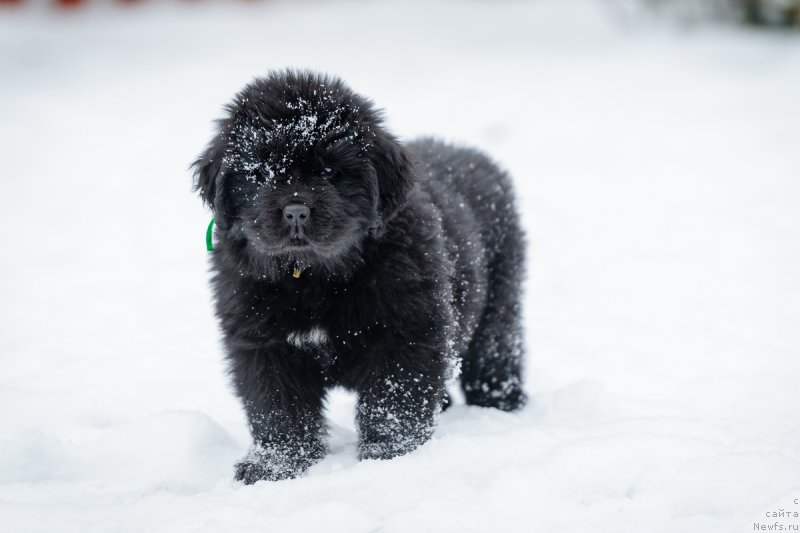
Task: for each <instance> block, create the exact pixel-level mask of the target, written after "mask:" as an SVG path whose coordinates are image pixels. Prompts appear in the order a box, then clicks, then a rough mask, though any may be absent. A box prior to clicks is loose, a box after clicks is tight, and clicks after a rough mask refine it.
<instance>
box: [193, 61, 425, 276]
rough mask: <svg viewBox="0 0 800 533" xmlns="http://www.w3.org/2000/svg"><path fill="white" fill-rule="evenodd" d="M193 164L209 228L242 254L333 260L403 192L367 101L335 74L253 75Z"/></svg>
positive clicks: (400, 158)
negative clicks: (212, 220)
mask: <svg viewBox="0 0 800 533" xmlns="http://www.w3.org/2000/svg"><path fill="white" fill-rule="evenodd" d="M228 113H229V116H228V117H227V118H226V119H224V120H223V121H222V122H221V127H220V131H219V133H218V134H217V136H216V137H215V139H214V140H213V141H212V143H211V145H210V146H209V148H208V150H207V151H206V153H205V154H204V155H203V157H201V158H200V159H199V160H198V161H197V162H196V164H195V165H196V168H197V188H198V189H199V190H200V192H201V194H202V196H203V197H204V199H206V200H207V201H208V202H209V203H210V204H211V205H212V206H213V208H214V211H215V214H216V217H217V221H218V225H219V226H220V227H221V228H223V229H225V230H227V234H228V235H229V236H230V238H231V239H233V240H234V241H236V242H237V243H238V247H239V249H243V248H246V249H247V252H248V253H249V254H250V256H251V257H252V256H254V255H255V256H262V257H263V256H269V257H276V258H280V259H285V260H288V261H290V262H294V263H300V264H313V263H328V264H330V263H332V262H335V261H336V260H337V259H338V258H341V257H344V256H346V255H347V254H348V252H349V251H352V250H353V249H357V248H358V247H359V246H360V245H361V243H362V242H363V240H364V239H365V238H366V236H368V235H370V234H371V233H374V232H375V231H376V230H377V228H378V227H379V226H380V224H381V220H382V218H385V217H387V216H389V215H390V214H391V211H392V210H393V209H394V208H396V206H397V205H399V203H400V202H401V201H402V198H404V197H405V195H406V194H407V192H408V190H409V189H410V185H411V177H412V176H411V171H410V167H409V166H408V164H407V160H406V157H405V154H404V153H403V152H402V148H401V147H400V146H399V144H398V143H397V142H396V141H395V140H394V139H393V138H392V137H391V136H390V135H388V134H387V133H385V132H384V131H383V130H382V128H381V125H380V117H379V115H378V113H376V112H375V111H374V110H373V108H372V105H371V104H370V103H369V102H368V101H367V100H365V99H363V98H360V97H359V96H357V95H355V94H354V93H352V91H350V90H349V89H348V88H347V87H345V86H344V85H343V84H342V83H341V82H339V81H338V80H335V79H329V78H325V77H321V76H316V75H312V74H305V73H291V72H289V73H278V74H273V75H271V76H269V77H267V78H265V79H261V80H257V81H256V82H254V83H253V84H251V85H250V86H248V87H247V88H245V90H244V91H242V92H241V93H240V94H239V95H238V96H237V98H236V99H235V101H234V102H233V103H232V104H231V105H229V106H228Z"/></svg>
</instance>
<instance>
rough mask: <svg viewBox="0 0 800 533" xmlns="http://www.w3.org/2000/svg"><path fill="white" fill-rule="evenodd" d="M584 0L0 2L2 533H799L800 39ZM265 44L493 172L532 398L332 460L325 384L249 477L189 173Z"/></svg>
mask: <svg viewBox="0 0 800 533" xmlns="http://www.w3.org/2000/svg"><path fill="white" fill-rule="evenodd" d="M220 4H222V3H220ZM604 5H605V4H604V3H594V2H589V1H588V0H540V1H537V2H515V1H510V2H457V1H455V0H440V1H435V2H425V3H423V2H401V1H400V0H393V1H392V2H391V3H385V2H358V1H351V2H347V3H333V2H322V1H319V2H302V3H288V2H287V3H281V2H277V3H276V2H265V3H250V2H241V3H231V4H222V5H216V4H213V5H212V4H211V3H185V4H184V3H180V4H179V3H151V4H147V5H144V6H140V7H132V8H122V7H116V8H114V7H111V6H96V7H93V8H90V9H86V10H83V11H78V12H73V13H70V14H66V15H64V14H62V15H54V14H51V13H48V12H46V10H44V9H23V10H20V11H11V10H2V11H0V72H1V73H2V83H0V117H2V120H0V155H1V156H2V157H1V158H0V160H2V172H1V173H0V175H1V176H2V177H0V179H1V180H2V194H0V213H2V215H3V227H2V231H1V232H0V247H1V248H2V261H1V262H0V297H2V302H3V303H2V316H0V319H2V324H3V325H2V330H0V331H2V333H1V334H0V354H1V355H0V524H2V526H0V529H2V530H3V531H9V532H12V531H13V532H22V531H25V532H39V531H41V532H53V531H58V532H81V533H86V532H110V531H114V532H148V533H156V532H169V533H179V532H225V531H230V532H237V533H242V532H248V531H270V532H273V531H275V532H277V531H292V532H295V531H300V532H304V531H308V532H320V531H341V532H347V533H358V532H370V531H381V532H407V531H439V532H447V531H454V532H455V531H458V532H469V531H481V532H488V531H503V532H531V531H548V532H562V531H563V532H573V531H574V532H578V531H601V532H602V531H608V532H615V533H618V532H629V531H630V532H641V531H663V532H668V533H674V532H677V531H691V532H727V531H754V530H755V529H754V523H755V525H758V524H774V523H776V521H777V522H780V523H781V524H782V525H784V526H785V527H784V530H791V529H789V527H792V525H794V528H795V529H794V530H795V531H796V530H798V528H800V526H798V524H800V519H798V518H795V517H794V515H791V514H790V513H792V512H797V511H800V504H798V503H795V502H798V501H800V500H798V498H800V417H798V415H799V414H800V413H799V412H798V409H800V401H798V400H800V392H799V391H800V275H798V273H799V272H800V165H798V153H799V152H798V148H799V147H800V107H799V106H798V103H799V101H798V94H800V39H798V36H797V34H791V33H760V32H752V31H748V30H744V29H737V28H725V27H721V26H720V27H717V26H714V25H707V24H700V25H695V26H692V27H687V28H682V27H679V26H678V25H675V24H663V23H659V22H655V21H652V20H648V19H645V18H641V19H639V18H621V17H619V16H618V13H617V12H615V11H613V10H606V8H604V7H603V6H604ZM354 36H357V38H356V37H354ZM285 66H299V67H311V68H316V69H321V70H324V71H327V72H330V73H334V74H338V75H341V76H342V77H343V78H344V79H345V80H347V81H348V82H349V83H350V84H351V85H352V86H353V87H354V88H355V89H356V90H358V91H360V92H362V93H364V94H365V95H367V96H368V97H370V98H372V99H373V100H374V101H375V102H377V103H378V105H380V106H382V107H384V108H385V109H386V110H387V118H388V121H389V125H390V128H391V129H392V130H393V131H395V132H396V133H398V134H399V135H401V136H402V137H403V138H410V137H412V136H414V135H418V134H438V135H441V136H444V137H446V138H448V139H450V140H457V141H462V142H466V143H470V144H473V145H476V146H480V147H483V148H485V149H487V150H489V151H490V152H491V153H492V154H493V156H494V157H495V158H496V159H497V160H499V161H501V162H502V163H503V164H504V165H505V166H506V167H507V168H508V169H509V170H510V171H511V173H512V174H513V176H514V177H515V179H516V182H517V184H518V185H519V192H520V196H521V198H522V201H521V205H522V208H523V211H524V219H525V224H526V227H527V228H528V232H529V240H530V265H529V272H530V276H529V282H528V284H527V309H526V312H527V317H526V324H527V339H528V345H529V351H530V354H529V357H528V361H529V364H528V372H527V377H528V382H527V383H528V385H527V388H528V390H529V392H530V394H531V404H530V406H529V407H528V408H527V410H526V411H524V412H523V413H521V414H515V415H510V414H504V413H501V412H497V411H493V410H484V409H479V408H471V407H465V406H463V405H456V406H455V407H453V408H452V409H451V410H449V411H447V412H446V413H444V414H443V415H442V416H441V420H440V424H439V426H438V428H437V430H436V433H435V436H434V438H433V440H432V441H431V442H430V443H429V444H427V445H425V446H424V447H423V448H421V449H419V450H418V451H417V452H415V453H413V454H411V455H408V456H405V457H401V458H398V459H396V460H393V461H390V462H373V461H370V462H363V463H359V462H357V461H356V459H355V454H356V448H355V443H356V436H355V433H354V430H353V423H352V416H353V412H352V409H353V400H352V398H351V397H349V396H348V395H346V394H343V393H338V394H336V395H334V397H333V398H332V399H331V402H330V409H329V411H330V418H331V420H332V425H333V428H332V430H331V439H330V448H331V453H330V454H329V456H328V457H327V458H326V459H325V460H324V461H323V462H322V463H320V464H318V465H317V466H315V467H313V468H312V469H311V470H310V472H309V473H308V474H307V475H306V476H305V477H303V478H300V479H296V480H290V481H285V482H278V483H259V484H257V485H255V486H249V487H247V486H240V485H236V484H234V483H233V482H232V480H231V478H232V472H233V463H234V462H235V461H236V460H237V459H239V458H240V457H242V456H243V455H244V454H245V452H246V450H247V447H248V431H247V427H246V423H245V421H244V417H243V415H242V413H241V410H240V407H239V404H238V402H237V400H236V399H235V398H234V397H233V396H232V394H231V391H230V389H229V388H228V386H227V381H226V380H227V378H226V375H225V369H224V364H223V359H222V350H221V347H220V345H219V333H218V331H217V327H216V323H215V320H214V318H213V315H212V308H211V302H210V295H209V290H208V286H207V280H208V274H207V262H206V261H207V257H206V252H205V247H204V242H203V237H204V231H205V228H206V225H207V223H208V217H209V213H208V212H207V211H206V210H204V208H203V207H202V205H201V202H200V200H199V199H198V198H196V197H195V196H193V195H192V194H191V192H190V181H191V180H190V175H189V172H188V170H187V167H188V164H189V163H190V162H191V161H193V160H194V158H195V157H196V156H197V155H198V154H199V153H200V151H201V149H202V148H203V146H204V145H205V143H206V142H207V140H208V139H209V136H210V134H211V131H212V127H213V125H212V119H214V118H216V117H218V116H220V114H221V106H222V104H223V103H224V102H226V101H227V100H228V99H229V98H231V97H232V96H233V95H234V94H235V93H236V91H238V89H240V88H241V86H243V85H244V84H245V83H246V82H248V81H249V80H250V79H251V78H252V77H253V76H255V75H258V74H262V73H264V72H265V71H266V70H267V69H269V68H273V67H285ZM781 512H782V513H783V514H781ZM771 513H775V515H774V516H773V514H771Z"/></svg>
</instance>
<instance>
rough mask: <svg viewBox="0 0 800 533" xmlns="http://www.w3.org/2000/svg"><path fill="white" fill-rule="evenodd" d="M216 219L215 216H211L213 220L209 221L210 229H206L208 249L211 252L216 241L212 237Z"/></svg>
mask: <svg viewBox="0 0 800 533" xmlns="http://www.w3.org/2000/svg"><path fill="white" fill-rule="evenodd" d="M214 221H215V218H214V217H211V222H209V223H208V229H207V230H206V250H208V251H209V252H213V251H214V243H213V241H212V239H211V238H212V237H213V236H214Z"/></svg>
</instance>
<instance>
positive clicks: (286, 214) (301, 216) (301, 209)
mask: <svg viewBox="0 0 800 533" xmlns="http://www.w3.org/2000/svg"><path fill="white" fill-rule="evenodd" d="M310 213H311V210H310V209H309V208H308V207H307V206H305V205H303V204H289V205H287V206H286V207H284V208H283V218H284V219H285V220H286V222H288V223H289V225H290V226H295V227H296V226H303V225H304V224H305V223H306V222H308V215H309V214H310Z"/></svg>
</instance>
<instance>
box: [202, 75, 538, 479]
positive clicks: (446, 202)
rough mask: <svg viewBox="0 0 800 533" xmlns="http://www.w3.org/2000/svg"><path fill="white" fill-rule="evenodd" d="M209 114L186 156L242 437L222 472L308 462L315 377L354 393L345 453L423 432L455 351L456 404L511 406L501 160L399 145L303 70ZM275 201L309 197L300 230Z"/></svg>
mask: <svg viewBox="0 0 800 533" xmlns="http://www.w3.org/2000/svg"><path fill="white" fill-rule="evenodd" d="M226 112H227V116H226V117H225V118H223V119H222V120H221V121H220V122H219V128H218V132H217V134H216V135H215V136H214V138H213V139H212V141H211V143H210V144H209V146H208V148H207V149H206V151H205V152H204V153H203V154H202V156H201V157H200V158H199V159H198V160H197V161H196V162H195V163H194V169H195V173H196V183H195V185H196V189H197V190H198V191H199V192H200V195H201V196H202V198H203V200H204V201H205V202H207V203H208V204H209V205H210V206H211V207H212V209H213V211H214V214H215V216H216V221H217V230H216V238H217V243H216V248H215V250H214V252H213V255H212V265H213V267H212V268H213V271H214V278H213V289H214V292H215V296H216V312H217V316H218V317H219V320H220V323H221V325H222V330H223V333H224V340H225V347H226V350H227V356H228V359H229V361H230V371H231V374H232V378H233V383H234V385H235V387H236V391H237V393H238V395H239V396H240V397H241V399H242V401H243V404H244V408H245V410H246V412H247V416H248V419H249V422H250V428H251V432H252V435H253V440H254V444H253V448H252V449H251V452H250V453H249V454H248V456H247V457H246V458H245V459H244V460H243V461H242V462H240V463H239V464H238V465H237V470H236V478H237V479H239V480H242V481H244V482H245V483H253V482H255V481H258V480H261V479H270V480H277V479H284V478H289V477H294V476H297V475H299V474H300V473H302V472H303V471H305V470H306V469H307V468H308V467H309V466H310V465H312V464H313V463H315V462H316V461H318V460H319V459H320V458H322V457H323V455H324V453H325V443H324V437H325V422H324V416H323V407H324V399H325V394H326V391H327V390H328V389H329V388H330V387H333V386H343V387H346V388H348V389H351V390H353V391H355V392H356V393H357V394H358V404H357V413H356V418H357V423H358V429H359V437H360V443H359V450H358V451H359V457H360V458H362V459H373V458H378V459H389V458H392V457H395V456H397V455H401V454H404V453H407V452H409V451H411V450H413V449H414V448H416V447H417V446H419V445H420V444H422V443H424V442H425V441H426V440H427V439H428V438H429V437H430V436H431V434H432V432H433V428H434V423H435V419H436V416H437V415H438V413H439V412H440V410H441V408H442V405H443V403H446V402H447V401H448V400H447V394H446V391H445V383H446V380H447V379H448V378H449V377H450V376H452V375H453V374H454V368H455V369H457V368H458V363H459V362H460V364H461V373H460V380H461V386H462V389H463V390H464V394H465V396H466V400H467V403H469V404H472V405H481V406H490V407H496V408H498V409H503V410H506V411H511V410H514V409H518V408H520V407H521V406H522V405H524V403H525V394H524V393H523V391H522V387H521V379H520V364H521V359H522V354H523V346H522V332H521V324H520V288H521V287H520V285H521V278H522V272H523V260H524V257H523V255H524V243H523V235H522V231H521V229H520V225H519V220H518V215H517V212H516V209H515V206H514V197H513V193H512V187H511V182H510V180H509V178H508V176H506V174H505V173H504V172H503V171H501V170H500V169H498V168H497V167H496V166H495V165H494V164H493V163H492V162H491V161H490V160H489V159H487V158H486V157H485V156H484V155H482V154H481V153H479V152H477V151H474V150H468V149H463V148H456V147H453V146H449V145H446V144H443V143H441V142H438V141H434V140H429V139H426V140H419V141H416V142H413V143H410V144H407V145H403V144H401V143H400V142H398V140H397V139H395V138H394V137H393V136H392V135H391V134H389V133H388V132H387V131H386V130H385V129H384V127H383V124H382V118H381V115H380V112H379V111H377V110H376V109H375V108H374V106H373V105H372V103H371V102H370V101H368V100H366V99H364V98H362V97H360V96H358V95H357V94H355V93H353V92H352V91H351V90H350V89H349V88H348V87H347V86H346V85H345V84H344V83H342V82H341V81H340V80H338V79H335V78H331V77H326V76H322V75H318V74H313V73H308V72H299V71H281V72H274V73H271V74H269V75H267V76H266V77H264V78H261V79H256V80H255V81H253V82H252V83H251V84H249V85H248V86H247V87H245V88H244V89H243V90H242V91H241V92H240V93H239V94H238V95H237V96H236V97H235V99H234V100H233V101H232V102H231V103H230V104H229V105H228V106H227V108H226ZM289 204H294V205H303V206H306V207H308V208H309V211H308V214H307V218H304V220H305V221H306V223H305V224H304V225H297V224H295V223H294V222H292V221H293V220H296V219H289V220H288V221H287V215H285V213H284V208H285V207H286V206H287V205H289ZM301 209H302V208H301Z"/></svg>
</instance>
